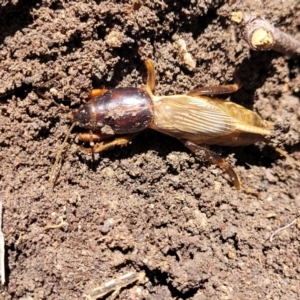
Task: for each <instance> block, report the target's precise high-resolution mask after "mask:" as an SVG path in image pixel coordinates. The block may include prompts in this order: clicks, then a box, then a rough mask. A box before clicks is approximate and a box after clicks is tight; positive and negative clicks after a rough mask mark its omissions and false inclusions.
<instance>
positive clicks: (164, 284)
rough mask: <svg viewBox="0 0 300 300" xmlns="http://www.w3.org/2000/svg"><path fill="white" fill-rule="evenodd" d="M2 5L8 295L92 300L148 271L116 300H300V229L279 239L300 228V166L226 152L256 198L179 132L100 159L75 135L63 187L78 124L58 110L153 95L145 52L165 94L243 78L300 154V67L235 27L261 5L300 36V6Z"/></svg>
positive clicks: (251, 150) (152, 1)
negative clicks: (128, 93) (128, 94)
mask: <svg viewBox="0 0 300 300" xmlns="http://www.w3.org/2000/svg"><path fill="white" fill-rule="evenodd" d="M0 4H1V6H0V28H1V32H0V64H1V66H0V159H1V164H0V166H1V167H0V180H1V182H0V190H1V194H0V195H1V197H0V200H1V201H2V203H3V226H2V228H3V233H4V236H5V257H6V258H5V270H6V283H5V285H3V286H1V287H0V298H1V299H23V300H25V299H84V297H85V296H84V293H86V292H87V291H89V290H91V289H93V288H95V287H98V286H102V285H103V284H105V283H106V282H108V281H110V280H113V279H118V278H119V277H120V276H121V275H124V274H127V273H128V272H134V273H136V274H138V275H139V274H141V272H144V273H145V277H144V278H143V279H142V280H140V281H136V282H131V281H130V282H129V284H128V286H124V287H123V288H122V289H121V290H120V291H119V292H118V293H115V294H114V295H112V294H111V293H110V294H108V295H106V296H104V298H105V297H106V298H105V299H113V298H116V299H300V284H299V282H300V267H299V266H300V256H299V253H300V246H299V241H300V234H299V233H300V232H299V227H300V224H299V222H298V223H297V222H296V223H295V222H294V224H293V225H291V226H290V227H289V228H287V229H285V230H283V231H281V232H278V233H277V234H276V235H275V236H274V238H273V240H272V241H270V236H271V234H272V233H273V232H274V231H275V230H277V229H278V228H280V227H283V226H285V225H287V224H289V223H291V222H292V221H294V220H297V218H299V213H300V172H299V169H297V168H296V167H295V165H293V163H291V162H289V161H287V160H286V159H285V158H282V157H281V156H280V155H279V154H277V153H276V152H275V151H274V149H273V148H272V147H271V146H266V145H264V144H256V145H251V146H247V147H238V148H226V147H218V146H213V147H211V149H212V150H214V151H215V152H217V153H219V154H220V155H221V156H222V157H224V158H225V159H226V160H227V161H228V162H229V163H230V164H231V165H232V166H233V167H234V169H235V170H236V172H237V173H238V174H239V176H240V177H241V180H242V182H243V183H244V185H245V186H247V187H248V188H250V189H252V190H254V191H257V192H259V193H260V197H259V198H257V197H255V196H254V195H250V194H246V193H244V192H240V191H237V190H235V189H234V187H233V186H232V185H231V183H230V180H229V179H228V176H227V175H226V173H224V171H223V170H221V169H220V168H218V167H216V166H213V165H210V164H208V163H205V162H203V161H200V160H198V159H197V158H196V157H195V156H194V155H193V154H192V153H191V152H190V151H189V150H188V149H186V148H185V147H184V146H183V145H182V144H181V143H180V142H179V141H177V140H176V139H173V138H171V137H168V136H165V135H163V134H160V133H158V132H154V131H151V130H146V131H144V132H142V133H141V134H140V135H139V136H138V137H136V138H135V139H134V140H133V141H132V143H130V144H129V145H128V146H126V147H122V148H117V147H115V148H113V149H111V150H109V151H106V152H105V153H101V155H99V154H95V155H94V157H93V156H91V155H89V154H85V153H84V152H82V151H81V150H80V149H79V148H80V146H82V143H81V142H79V141H78V139H76V133H78V132H79V131H82V129H81V128H78V127H75V129H74V130H73V131H72V134H71V136H70V139H69V145H68V146H67V147H66V149H65V152H64V156H63V162H62V164H61V168H60V172H59V174H58V177H57V181H56V185H55V187H54V188H52V186H51V185H50V184H49V174H50V170H51V167H52V165H53V163H54V160H55V157H56V155H57V153H58V150H59V148H60V146H61V143H62V140H63V139H64V137H65V134H66V131H67V130H68V128H69V127H70V125H71V121H70V119H69V113H68V112H67V111H66V110H63V109H61V108H59V107H58V106H57V105H55V104H54V102H53V100H54V101H56V102H58V103H60V104H63V105H64V106H66V107H68V108H71V109H75V108H77V107H79V106H80V104H82V103H84V102H86V101H87V99H88V94H89V91H90V90H91V89H92V88H99V87H100V88H107V89H112V88H114V87H117V86H140V85H142V84H143V82H144V81H143V77H145V67H144V65H143V59H144V58H146V57H148V58H151V59H153V60H154V61H155V63H156V70H157V88H156V94H157V95H171V94H175V93H186V92H188V91H189V90H191V89H193V88H195V87H197V86H209V85H218V84H226V83H227V84H228V83H232V82H233V81H234V79H233V78H234V73H235V76H236V77H237V79H238V80H239V81H240V82H241V84H242V88H241V89H240V90H239V91H238V92H237V93H235V94H234V95H232V97H231V100H232V101H234V102H236V103H239V104H241V105H244V106H245V107H247V108H250V109H252V110H254V111H257V112H258V113H259V115H260V116H262V117H263V118H264V119H266V120H269V121H273V122H275V123H276V124H277V125H276V130H275V131H274V134H273V140H274V143H275V144H276V145H279V147H281V148H282V149H285V150H286V151H287V152H288V153H290V155H291V156H292V157H293V158H294V159H296V160H299V159H300V128H299V127H300V126H299V124H300V123H299V121H300V117H299V116H300V101H299V96H300V90H299V87H300V64H299V59H296V58H287V57H284V56H283V55H281V54H278V53H275V52H272V51H271V52H254V51H250V50H249V48H248V46H247V44H246V43H245V42H244V41H243V40H241V39H240V37H239V31H238V29H237V27H235V26H234V25H233V24H231V22H230V18H229V15H230V13H231V12H232V11H236V10H245V11H251V12H253V13H257V14H260V15H262V16H264V17H266V18H267V19H268V20H270V21H271V22H272V23H273V24H275V25H276V26H278V27H279V28H280V29H281V30H283V31H285V32H287V33H289V34H291V35H293V36H295V37H296V38H298V39H300V31H299V28H300V27H299V26H300V4H299V1H297V0H294V1H292V0H288V1H273V0H266V1H255V0H254V1H221V0H219V1H218V0H215V1H212V0H205V1H203V0H201V1H200V0H198V1H176V0H175V1H173V0H172V1H169V0H162V1H161V0H145V1H141V0H132V1H130V0H129V1H87V0H86V1H61V0H56V1H55V0H54V1H52V0H35V1H34V0H31V1H25V0H20V1H1V3H0ZM188 53H189V54H188ZM117 282H118V281H117ZM116 288H118V286H117V287H116Z"/></svg>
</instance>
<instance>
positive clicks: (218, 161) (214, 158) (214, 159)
mask: <svg viewBox="0 0 300 300" xmlns="http://www.w3.org/2000/svg"><path fill="white" fill-rule="evenodd" d="M182 142H183V144H184V145H185V146H186V147H187V148H189V149H190V150H191V151H192V152H194V153H195V154H196V155H198V156H201V157H203V158H204V159H205V160H207V161H209V162H210V163H212V164H215V165H217V166H219V167H221V168H223V169H224V170H225V171H226V172H227V174H228V175H229V176H230V178H231V180H232V182H233V185H234V186H235V188H236V189H237V190H240V189H241V181H240V178H239V177H238V175H237V174H236V172H235V171H234V170H233V168H232V167H231V166H230V165H229V164H228V163H227V162H226V161H225V160H224V159H223V158H222V157H220V156H219V155H218V154H217V153H214V152H213V151H210V150H208V149H206V148H205V147H201V146H199V145H197V144H195V143H193V142H190V141H182Z"/></svg>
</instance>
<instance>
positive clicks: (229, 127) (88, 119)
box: [50, 59, 288, 190]
mask: <svg viewBox="0 0 300 300" xmlns="http://www.w3.org/2000/svg"><path fill="white" fill-rule="evenodd" d="M145 65H146V68H147V82H146V85H145V86H142V87H140V88H135V87H121V88H115V89H112V90H110V91H108V90H105V89H102V90H93V91H92V92H91V94H90V98H91V99H90V100H89V101H88V102H87V103H85V104H83V105H81V106H80V107H79V108H78V109H75V110H73V111H72V112H71V115H70V118H71V120H72V121H73V124H72V126H71V127H70V129H69V131H68V133H67V134H66V137H65V139H64V142H63V144H62V145H61V148H60V150H59V152H58V154H57V156H56V160H55V163H54V165H53V167H52V170H51V175H50V181H51V182H52V184H55V179H56V176H55V170H56V168H57V165H58V164H59V162H60V160H61V156H62V152H63V149H64V147H65V144H66V143H67V140H68V137H69V135H70V133H71V131H72V129H73V128H74V126H75V125H77V126H79V127H82V128H85V129H87V130H88V131H87V132H86V133H81V134H78V139H79V140H80V141H83V142H89V143H90V148H86V149H85V150H84V151H85V152H88V153H96V152H102V151H104V150H107V149H109V148H111V147H113V146H122V145H126V144H127V143H129V142H130V141H131V140H132V139H133V138H134V137H135V136H136V135H137V134H138V133H139V132H140V131H142V130H144V129H146V128H151V129H154V130H156V131H159V132H162V133H164V134H167V135H170V136H172V137H174V138H177V139H178V140H180V141H181V142H182V143H183V144H184V145H185V146H186V147H187V148H189V149H190V150H191V151H192V152H193V153H194V154H195V155H198V156H200V157H201V158H204V159H205V160H207V161H209V162H210V163H213V164H216V165H218V166H219V167H221V168H223V169H225V171H226V172H227V173H228V175H229V176H230V178H231V180H232V183H233V185H234V186H235V188H236V189H238V190H239V189H241V181H240V179H239V176H238V175H237V174H236V172H235V171H234V169H233V168H232V167H231V166H230V165H229V164H228V163H227V162H226V161H225V160H224V159H222V158H221V157H220V156H219V155H218V154H216V153H214V152H212V151H210V150H209V149H207V148H206V147H203V145H221V146H247V145H250V144H253V143H255V142H258V141H265V142H268V139H267V138H266V137H267V136H268V135H270V134H271V129H272V127H273V124H272V123H271V122H268V121H265V120H263V119H262V118H261V117H260V116H259V115H258V114H257V113H255V112H253V111H251V110H249V109H246V108H245V107H243V106H241V105H238V104H236V103H233V102H230V101H226V100H222V99H217V98H211V97H209V96H208V95H210V96H214V95H220V94H229V93H233V92H235V91H237V90H238V89H239V86H238V84H231V85H222V86H209V87H200V88H196V89H194V90H192V91H190V92H188V93H187V94H183V95H172V96H156V95H154V94H153V92H154V89H155V70H154V62H153V61H152V60H150V59H146V60H145ZM201 145H202V146H201ZM276 150H277V151H278V152H279V153H280V154H282V155H284V156H286V157H288V154H287V153H285V151H283V150H281V149H277V148H276Z"/></svg>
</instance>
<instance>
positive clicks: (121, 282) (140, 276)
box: [84, 272, 145, 300]
mask: <svg viewBox="0 0 300 300" xmlns="http://www.w3.org/2000/svg"><path fill="white" fill-rule="evenodd" d="M144 278H145V273H144V272H139V273H136V272H129V273H127V274H125V275H122V276H120V277H119V278H116V279H113V280H110V281H108V282H106V283H104V284H103V285H101V286H99V287H96V288H94V289H93V290H91V291H88V292H86V293H85V294H84V295H85V296H86V297H87V298H88V299H89V300H96V299H100V298H102V297H103V296H105V295H107V294H108V293H111V292H113V291H114V293H113V297H116V296H117V295H118V293H119V292H120V290H121V289H122V288H124V287H126V286H128V285H130V284H132V283H134V282H136V281H138V282H141V281H143V280H144Z"/></svg>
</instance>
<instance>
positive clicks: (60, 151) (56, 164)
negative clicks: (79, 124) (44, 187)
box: [49, 123, 75, 186]
mask: <svg viewBox="0 0 300 300" xmlns="http://www.w3.org/2000/svg"><path fill="white" fill-rule="evenodd" d="M74 126H75V123H73V124H72V125H71V126H70V128H69V130H68V132H67V134H66V136H65V138H64V141H63V143H62V144H61V146H60V149H59V151H58V153H57V155H56V159H55V162H54V164H53V166H52V169H51V173H50V178H49V181H50V183H51V185H52V186H54V185H55V180H56V174H55V173H56V172H55V171H56V169H57V166H58V164H59V163H60V162H61V158H62V153H63V150H64V148H65V146H66V144H67V142H68V139H69V136H70V134H71V132H72V130H73V128H74Z"/></svg>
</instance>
